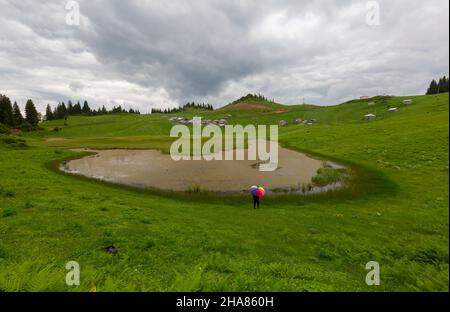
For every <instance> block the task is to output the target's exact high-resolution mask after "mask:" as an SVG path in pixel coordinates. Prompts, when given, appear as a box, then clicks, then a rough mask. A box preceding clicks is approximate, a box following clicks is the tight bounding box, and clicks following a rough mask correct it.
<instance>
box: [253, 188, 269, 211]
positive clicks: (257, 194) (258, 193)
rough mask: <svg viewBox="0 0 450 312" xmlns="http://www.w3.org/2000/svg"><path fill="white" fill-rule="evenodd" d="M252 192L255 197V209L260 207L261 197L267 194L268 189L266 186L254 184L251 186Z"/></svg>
mask: <svg viewBox="0 0 450 312" xmlns="http://www.w3.org/2000/svg"><path fill="white" fill-rule="evenodd" d="M250 194H252V197H253V209H259V199H260V198H261V197H263V196H264V195H265V194H266V191H265V190H264V188H262V187H260V186H256V185H254V186H252V187H251V188H250Z"/></svg>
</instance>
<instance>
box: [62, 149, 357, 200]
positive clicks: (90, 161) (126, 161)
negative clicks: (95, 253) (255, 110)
mask: <svg viewBox="0 0 450 312" xmlns="http://www.w3.org/2000/svg"><path fill="white" fill-rule="evenodd" d="M284 150H285V151H283V152H282V153H284V154H285V156H286V158H287V159H288V161H284V162H285V163H287V164H292V163H293V161H294V163H295V161H297V159H295V157H301V158H300V159H301V160H302V161H300V162H299V163H301V164H299V165H300V166H301V168H297V169H298V170H299V169H300V170H301V169H305V166H306V165H308V164H309V165H311V164H312V165H313V166H312V167H311V168H307V169H309V175H308V176H307V177H308V179H306V180H305V179H303V180H302V182H301V183H286V184H284V185H283V184H282V182H283V181H284V180H286V179H284V180H283V178H286V177H282V175H283V174H285V175H287V176H288V179H287V180H286V181H289V179H291V180H292V178H293V174H292V172H291V171H294V170H292V169H291V168H289V169H288V170H286V168H284V171H283V168H282V164H283V160H280V168H279V171H277V172H276V173H275V174H274V176H275V177H274V179H273V181H272V180H270V179H269V178H270V176H268V175H267V173H266V176H264V175H262V176H263V177H264V179H263V180H264V181H272V182H274V183H275V186H271V185H270V184H269V183H265V182H262V183H250V182H244V184H242V183H241V185H244V187H241V188H236V187H235V186H234V184H236V181H238V182H241V179H240V178H239V177H237V178H236V177H231V178H229V180H227V181H223V183H222V184H223V185H226V186H230V185H232V188H230V189H227V188H220V189H218V188H217V187H216V188H212V189H207V188H205V187H202V186H201V185H199V184H198V183H197V181H198V179H200V180H201V178H202V177H201V176H200V177H199V176H198V172H200V171H201V170H198V169H199V168H200V169H205V168H204V167H202V166H201V165H200V167H199V165H198V164H199V162H198V161H197V162H196V163H195V161H189V162H191V163H186V162H187V161H185V164H184V165H188V166H191V164H195V166H196V167H194V168H191V169H190V172H189V169H188V173H190V174H193V173H195V174H196V178H195V179H192V178H191V179H189V178H185V179H186V181H195V182H196V183H194V184H192V185H187V186H186V187H185V188H181V187H180V185H179V184H177V186H178V188H175V189H174V188H171V187H163V188H161V187H158V186H159V185H161V182H163V183H164V181H161V179H162V180H163V179H164V174H165V172H164V174H161V172H159V173H157V174H156V175H157V177H156V178H154V180H157V182H158V184H156V182H155V181H152V180H151V179H150V182H152V183H153V184H152V183H145V182H147V181H149V180H145V179H144V180H143V179H142V175H147V176H148V175H149V174H150V173H151V172H152V171H151V170H149V169H148V166H146V167H145V168H139V166H138V170H137V171H140V170H144V173H143V174H141V172H138V173H136V168H133V165H132V163H133V160H136V159H138V160H142V159H143V158H142V157H144V156H146V157H148V156H152V157H154V156H155V155H157V157H169V158H170V156H168V155H164V154H162V153H161V152H160V151H158V150H133V149H125V150H121V149H114V150H90V149H77V150H75V151H76V152H84V153H85V155H83V156H81V157H76V158H74V159H69V160H67V159H66V160H64V161H62V162H60V163H59V165H58V168H57V169H58V170H59V171H61V172H63V173H67V174H71V175H76V176H82V177H85V178H88V179H94V180H97V181H103V182H107V183H112V184H116V185H124V186H127V187H133V188H139V189H144V190H156V191H162V192H175V193H189V194H191V193H211V194H217V195H231V194H236V195H243V194H247V189H248V187H249V186H251V185H253V184H259V185H264V186H265V187H266V188H267V190H268V194H269V195H271V196H281V195H300V196H307V195H318V194H322V193H329V192H336V191H339V190H342V189H344V188H345V187H346V186H347V183H346V182H344V180H339V181H333V182H331V183H328V184H326V185H320V186H319V185H315V184H314V183H312V182H311V178H312V177H314V176H315V175H316V171H317V170H318V169H319V168H323V166H324V165H325V163H326V164H327V166H329V167H333V168H336V170H340V171H342V172H344V171H345V172H347V171H348V168H347V167H344V166H342V165H340V164H337V163H335V162H331V161H325V162H324V161H322V160H317V159H312V158H311V159H309V158H305V157H307V156H306V154H303V153H299V152H296V151H292V150H287V149H284ZM108 153H112V154H110V155H108ZM133 153H134V154H133ZM135 153H138V154H135ZM155 153H158V154H155ZM105 154H106V155H107V156H108V157H110V158H109V159H108V161H110V162H111V163H110V164H109V165H108V166H109V167H110V168H107V169H108V170H109V169H111V167H112V168H113V169H114V170H113V171H111V172H109V171H104V172H102V171H101V170H94V169H93V168H95V169H98V168H97V167H98V164H99V161H101V160H102V156H103V158H105ZM130 155H131V156H130ZM120 157H124V158H122V159H121V158H120ZM127 157H128V158H127ZM130 157H131V158H130ZM292 157H294V159H293V158H292ZM146 160H148V159H146ZM150 160H152V159H150ZM153 160H154V159H153ZM158 160H161V159H160V158H158ZM308 161H309V162H308ZM74 162H76V163H77V164H78V166H74V165H73V164H74ZM83 162H84V163H83ZM166 162H167V161H166ZM172 162H173V161H172ZM193 162H194V163H193ZM220 162H221V161H217V163H216V167H215V168H218V171H219V172H220V171H221V170H222V169H223V168H222V169H221V168H220V166H222V165H224V163H222V164H220ZM240 162H246V163H245V164H242V163H241V164H240V165H239V166H240V168H239V169H238V170H237V172H240V171H242V170H247V169H246V167H245V166H248V168H250V165H249V162H248V161H240ZM208 163H211V162H208ZM297 163H298V161H297ZM130 164H131V169H130ZM229 164H230V161H227V162H226V167H225V171H227V170H230V168H231V169H232V167H233V166H235V165H236V164H237V163H235V164H233V165H231V167H230V165H229ZM121 166H122V167H125V168H121ZM127 166H128V167H127ZM160 166H162V165H160V164H158V166H156V167H154V168H153V169H155V168H156V169H158V168H159V167H160ZM171 166H172V165H171ZM177 166H178V165H177ZM205 166H207V169H210V168H211V165H209V164H208V165H205ZM177 168H179V167H177ZM181 168H183V167H181ZM86 169H90V171H91V172H90V171H89V170H86ZM129 169H130V170H129ZM169 169H172V171H171V172H172V173H173V172H174V170H173V168H169ZM169 169H167V168H166V170H169ZM133 170H134V173H132V174H131V175H133V174H135V177H136V174H137V177H138V178H140V180H139V179H133V178H131V179H130V177H129V175H130V174H129V171H133ZM145 170H147V171H145ZM253 170H254V171H252V172H251V174H252V175H255V176H256V175H258V174H259V171H258V170H256V169H253ZM222 171H223V170H222ZM235 171H236V170H235ZM168 172H170V171H168ZM175 172H176V171H175ZM248 172H250V171H249V170H247V173H248ZM300 172H302V171H300ZM312 172H313V173H312ZM103 173H107V174H103ZM203 173H204V175H205V176H206V178H205V177H204V178H205V179H206V183H210V182H211V174H209V173H208V172H206V173H205V172H203ZM222 173H223V172H222ZM227 173H228V172H227ZM294 174H295V173H294ZM121 175H124V178H122V177H121ZM272 176H273V175H272ZM280 176H281V177H280ZM181 177H183V176H182V175H181ZM213 177H214V178H215V177H216V176H215V175H214V174H213ZM219 177H222V178H223V176H219ZM268 177H269V178H268ZM177 178H179V177H174V179H177ZM158 179H160V180H158ZM233 179H234V180H233ZM243 179H247V181H250V180H249V179H248V177H246V176H245V175H244V177H243ZM295 179H298V178H297V177H296V178H295ZM213 180H214V179H213ZM143 181H144V182H143ZM295 181H297V180H295ZM166 182H167V181H166ZM169 182H170V181H169ZM276 183H278V185H277V184H276ZM280 183H281V184H280ZM165 185H168V184H167V183H166V184H165ZM203 185H205V184H203ZM206 185H207V184H206Z"/></svg>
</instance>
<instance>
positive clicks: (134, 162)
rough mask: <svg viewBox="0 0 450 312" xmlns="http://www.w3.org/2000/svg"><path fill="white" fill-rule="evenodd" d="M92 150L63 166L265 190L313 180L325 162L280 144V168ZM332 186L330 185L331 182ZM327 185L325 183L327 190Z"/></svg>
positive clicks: (188, 186)
mask: <svg viewBox="0 0 450 312" xmlns="http://www.w3.org/2000/svg"><path fill="white" fill-rule="evenodd" d="M84 151H90V152H95V153H96V154H95V155H91V156H86V157H83V158H80V159H75V160H71V161H68V162H66V163H63V164H62V165H61V170H63V171H66V172H69V173H73V174H79V175H83V176H87V177H92V178H96V179H100V180H104V181H109V182H114V183H119V184H126V185H132V186H138V187H144V188H155V189H161V190H172V191H189V190H199V189H200V190H205V191H212V192H241V191H245V190H248V188H249V187H250V186H252V185H262V186H264V187H265V188H267V189H268V190H283V189H285V190H287V189H295V188H301V187H302V186H304V185H308V184H310V183H311V180H312V178H313V177H314V176H315V175H316V174H317V170H318V169H320V168H322V167H323V165H324V162H323V161H322V160H317V159H313V158H311V157H309V156H308V155H306V154H303V153H299V152H295V151H292V150H288V149H286V148H282V147H279V152H278V158H279V159H278V168H277V169H276V170H275V171H267V172H264V171H259V166H258V164H259V163H260V162H259V161H257V160H254V161H251V160H232V161H231V160H213V161H206V160H180V161H174V160H172V158H171V157H170V155H167V154H163V153H162V152H160V151H158V150H121V149H115V150H84ZM332 187H333V186H332ZM328 189H330V186H329V187H328V188H325V190H328Z"/></svg>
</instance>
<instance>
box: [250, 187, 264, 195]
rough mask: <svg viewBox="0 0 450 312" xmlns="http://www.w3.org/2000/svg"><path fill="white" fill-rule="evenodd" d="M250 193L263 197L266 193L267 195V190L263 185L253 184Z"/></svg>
mask: <svg viewBox="0 0 450 312" xmlns="http://www.w3.org/2000/svg"><path fill="white" fill-rule="evenodd" d="M250 193H251V194H252V195H253V196H257V197H263V196H264V195H266V190H265V189H264V188H262V187H258V186H252V187H251V188H250Z"/></svg>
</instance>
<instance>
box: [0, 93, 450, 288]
mask: <svg viewBox="0 0 450 312" xmlns="http://www.w3.org/2000/svg"><path fill="white" fill-rule="evenodd" d="M412 98H413V99H414V104H413V105H410V106H404V105H402V99H403V98H401V97H393V98H389V99H387V100H386V102H380V103H377V105H376V106H375V107H368V106H367V101H351V102H348V103H344V104H341V105H338V106H330V107H312V106H302V105H298V106H292V107H284V110H285V111H283V112H280V109H276V110H267V111H258V112H254V111H249V110H232V111H230V110H219V111H214V112H205V111H189V112H186V113H180V114H178V115H183V116H194V115H201V116H202V117H204V118H221V117H223V116H225V115H227V114H231V115H232V117H231V118H230V121H231V122H232V123H243V124H248V123H258V124H276V123H278V121H280V120H282V119H283V120H286V121H288V122H289V125H288V126H286V127H282V128H280V141H281V143H282V144H283V145H285V146H288V147H290V148H292V149H299V150H308V151H312V152H315V153H319V154H322V155H327V156H328V157H332V158H337V159H342V160H345V161H349V162H351V163H353V164H355V165H357V166H358V167H359V168H360V169H361V175H362V176H364V175H366V181H365V183H368V184H369V186H370V183H373V185H374V186H376V188H377V192H367V193H364V194H353V195H352V197H348V196H347V197H339V196H333V197H332V196H330V197H325V198H322V199H320V200H308V199H303V198H298V197H293V198H290V199H285V200H282V201H277V200H272V199H268V198H267V199H266V200H265V201H263V206H262V208H263V209H261V210H260V211H257V212H255V211H253V210H252V209H250V208H251V203H250V201H249V200H247V199H243V198H236V199H230V198H227V199H224V200H214V199H210V198H209V197H206V198H205V199H199V198H198V197H197V196H182V195H179V196H167V195H164V194H157V193H146V192H141V191H137V190H132V189H129V188H124V187H119V186H111V185H105V184H102V183H97V182H95V181H90V180H85V179H76V178H73V177H70V176H66V175H62V174H58V173H55V172H54V171H51V170H49V168H48V167H47V166H46V164H48V163H49V162H50V161H52V160H58V159H62V158H65V157H69V156H73V155H75V153H74V152H71V151H70V150H69V148H72V147H85V146H89V147H128V148H131V147H138V148H165V147H167V146H168V145H169V144H170V140H169V138H168V132H169V130H170V127H171V124H170V123H169V122H168V121H167V120H166V119H164V118H162V117H161V115H154V116H136V115H123V116H114V115H110V116H100V117H71V118H70V119H69V121H68V125H67V126H64V125H63V122H62V121H52V122H50V123H46V124H44V127H45V128H47V129H48V131H44V132H41V133H32V134H27V135H26V136H25V138H26V140H27V142H28V144H29V145H30V146H29V147H28V148H23V147H21V146H20V144H11V142H9V143H8V140H6V141H4V140H3V139H2V140H0V177H1V178H0V291H17V290H19V291H22V290H62V291H66V290H68V291H89V290H90V289H91V288H92V287H94V286H95V287H96V289H97V290H98V291H107V290H122V291H128V290H138V291H158V290H162V291H166V290H193V291H200V290H219V291H222V290H240V291H255V290H258V291H265V290H275V291H282V290H284V291H324V290H327V291H406V290H407V291H411V290H412V291H448V282H449V280H448V255H449V250H448V243H449V241H448V228H449V227H448V226H449V225H448V213H449V206H448V200H449V197H448V191H449V184H448V183H449V182H448V181H449V180H448V179H449V176H448V148H449V139H448V132H449V123H448V117H449V97H448V94H440V95H432V96H418V97H412ZM388 107H399V111H398V112H397V113H387V108H388ZM366 113H376V114H377V119H376V120H374V121H371V122H367V121H364V120H363V118H362V117H363V115H364V114H366ZM295 118H308V119H311V118H315V119H316V123H315V124H314V125H312V126H306V125H295V124H293V123H292V121H293V120H294V119H295ZM55 126H61V127H63V129H62V131H60V132H57V133H56V132H52V131H50V130H51V129H53V128H54V127H55ZM49 137H53V138H66V139H67V140H66V141H53V142H46V141H45V139H46V138H49ZM2 138H3V137H2ZM374 172H375V173H376V174H375V175H374V174H373V173H374ZM377 177H383V179H381V180H376V179H377ZM380 183H381V184H382V185H380ZM111 244H114V245H115V246H117V248H118V253H117V254H116V255H110V254H107V253H106V252H105V251H104V250H103V248H104V247H106V246H108V245H111ZM69 260H77V261H79V262H80V264H81V267H82V273H81V274H82V277H81V285H80V286H79V287H77V288H72V287H68V286H66V285H65V273H66V271H65V269H64V266H65V263H66V262H67V261H69ZM372 260H374V261H378V262H379V263H380V265H381V285H380V286H378V287H369V286H367V285H366V284H365V274H366V273H367V270H365V264H366V263H367V262H369V261H372Z"/></svg>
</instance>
